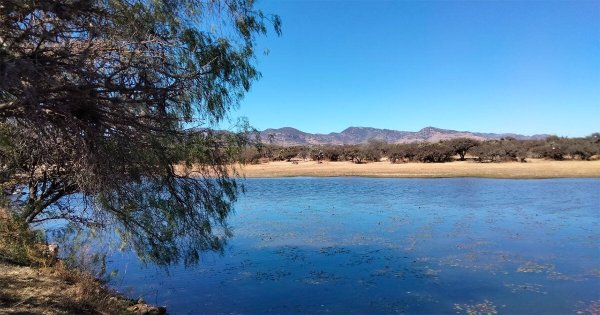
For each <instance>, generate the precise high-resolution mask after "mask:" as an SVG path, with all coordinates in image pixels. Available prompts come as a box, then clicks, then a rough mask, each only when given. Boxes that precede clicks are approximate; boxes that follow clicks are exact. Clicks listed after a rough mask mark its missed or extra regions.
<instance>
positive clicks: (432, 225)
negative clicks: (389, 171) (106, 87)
mask: <svg viewBox="0 0 600 315" xmlns="http://www.w3.org/2000/svg"><path fill="white" fill-rule="evenodd" d="M245 187H246V191H247V193H246V194H245V195H243V196H241V197H240V200H239V202H238V203H237V204H236V211H235V214H234V215H233V216H232V217H231V218H230V221H229V224H230V225H231V227H232V228H233V231H234V237H233V238H232V239H230V240H229V243H228V244H229V245H228V247H227V248H226V249H225V251H224V252H223V254H222V255H219V254H211V253H206V254H204V255H203V256H202V259H201V262H200V264H199V265H198V266H196V267H191V268H190V267H188V268H186V267H185V266H174V267H172V268H171V270H170V271H169V273H168V274H165V273H164V272H162V271H161V269H157V268H153V267H144V266H143V265H141V264H139V263H138V262H137V260H136V258H135V257H134V256H133V255H131V254H128V253H124V254H121V253H114V254H113V255H112V257H111V259H110V261H109V266H108V268H115V269H119V270H123V271H125V272H121V273H120V274H119V276H118V277H116V278H115V279H113V281H112V285H113V286H114V287H115V288H116V289H119V290H126V289H130V290H131V291H130V292H132V293H131V294H132V296H134V297H139V296H142V297H144V298H145V299H146V300H147V301H150V302H152V303H155V304H161V305H166V306H168V309H169V311H170V312H173V313H176V314H187V313H197V312H198V310H202V312H203V313H207V314H231V313H234V314H237V313H244V314H265V313H278V314H307V313H308V314H321V313H333V314H390V313H401V314H497V313H498V314H502V313H504V314H575V313H577V314H600V312H599V311H600V302H599V301H600V270H599V269H598V266H600V257H599V249H600V243H599V242H598V241H599V240H600V231H599V230H598V226H600V216H599V215H598V214H599V213H600V194H599V193H598V189H599V187H600V179H552V180H492V179H470V178H459V179H372V178H371V179H367V178H286V179H250V180H247V181H245Z"/></svg>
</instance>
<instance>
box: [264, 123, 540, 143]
mask: <svg viewBox="0 0 600 315" xmlns="http://www.w3.org/2000/svg"><path fill="white" fill-rule="evenodd" d="M260 136H261V138H262V139H263V141H264V142H271V143H273V144H277V145H284V146H291V145H323V144H360V143H365V142H367V141H369V140H371V139H376V140H383V141H386V142H388V143H409V142H421V141H428V142H438V141H440V140H448V139H454V138H472V139H477V140H493V139H501V138H507V137H512V138H515V139H518V140H535V139H544V138H546V137H547V136H548V135H533V136H524V135H519V134H513V133H503V134H495V133H479V132H470V131H456V130H448V129H440V128H434V127H425V128H423V129H421V130H419V131H416V132H413V131H399V130H390V129H378V128H370V127H349V128H347V129H345V130H343V131H342V132H332V133H329V134H313V133H307V132H303V131H300V130H298V129H294V128H290V127H284V128H278V129H266V130H263V131H261V132H260Z"/></svg>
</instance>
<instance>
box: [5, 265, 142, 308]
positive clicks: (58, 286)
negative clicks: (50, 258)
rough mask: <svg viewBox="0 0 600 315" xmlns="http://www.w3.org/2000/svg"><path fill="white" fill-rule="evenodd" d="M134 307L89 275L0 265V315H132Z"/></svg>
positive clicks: (58, 266) (67, 270) (59, 266)
mask: <svg viewBox="0 0 600 315" xmlns="http://www.w3.org/2000/svg"><path fill="white" fill-rule="evenodd" d="M133 304H134V303H133V302H132V301H129V300H127V299H123V298H121V297H119V296H118V295H117V294H115V293H114V292H111V291H110V290H108V289H106V288H105V287H104V285H103V284H102V283H100V282H98V281H97V280H96V279H94V278H93V277H92V276H90V275H89V274H86V273H83V272H78V271H73V270H69V269H66V268H64V267H63V266H62V265H61V264H58V265H57V266H54V267H51V268H32V267H26V266H17V265H12V264H3V263H0V313H2V314H131V312H128V311H127V307H130V306H132V305H133Z"/></svg>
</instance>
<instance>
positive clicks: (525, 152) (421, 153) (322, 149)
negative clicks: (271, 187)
mask: <svg viewBox="0 0 600 315" xmlns="http://www.w3.org/2000/svg"><path fill="white" fill-rule="evenodd" d="M599 157H600V133H594V134H592V135H590V136H588V137H581V138H564V137H557V136H550V137H547V138H546V139H544V140H516V139H514V138H503V139H500V140H485V141H479V140H475V139H469V138H456V139H451V140H444V141H440V142H414V143H400V144H389V143H386V142H385V141H381V140H375V139H373V140H370V141H368V142H367V143H365V144H352V145H349V144H347V145H318V146H280V145H273V144H264V143H259V144H258V145H252V146H246V147H245V148H244V149H243V150H242V151H241V153H240V155H239V161H238V162H241V163H249V164H257V163H262V162H268V161H288V162H296V161H299V160H314V161H319V162H320V161H331V162H337V161H349V162H353V163H358V164H361V163H368V162H379V161H383V160H387V161H389V162H391V163H406V162H423V163H444V162H451V161H455V160H461V161H464V160H473V161H477V162H484V163H485V162H509V161H518V162H527V159H529V158H540V159H550V160H592V159H597V158H599Z"/></svg>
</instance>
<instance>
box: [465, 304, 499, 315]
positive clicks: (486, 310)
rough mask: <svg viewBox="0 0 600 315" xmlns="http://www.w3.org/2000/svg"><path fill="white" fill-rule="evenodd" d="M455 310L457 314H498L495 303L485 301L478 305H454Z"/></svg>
mask: <svg viewBox="0 0 600 315" xmlns="http://www.w3.org/2000/svg"><path fill="white" fill-rule="evenodd" d="M454 310H455V311H456V313H457V314H467V315H495V314H498V310H496V306H495V305H494V303H492V302H490V301H488V300H484V301H483V302H481V303H477V304H454Z"/></svg>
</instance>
